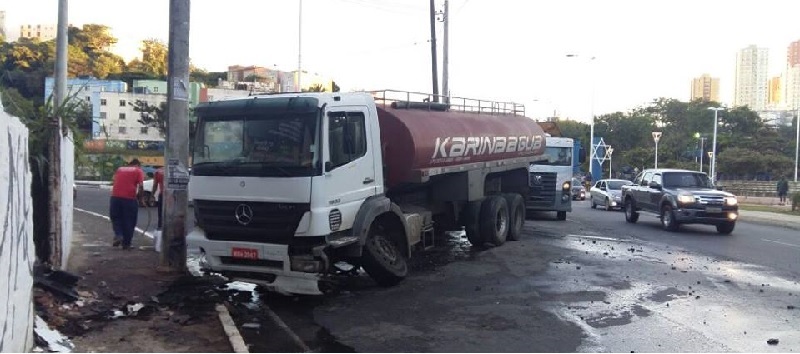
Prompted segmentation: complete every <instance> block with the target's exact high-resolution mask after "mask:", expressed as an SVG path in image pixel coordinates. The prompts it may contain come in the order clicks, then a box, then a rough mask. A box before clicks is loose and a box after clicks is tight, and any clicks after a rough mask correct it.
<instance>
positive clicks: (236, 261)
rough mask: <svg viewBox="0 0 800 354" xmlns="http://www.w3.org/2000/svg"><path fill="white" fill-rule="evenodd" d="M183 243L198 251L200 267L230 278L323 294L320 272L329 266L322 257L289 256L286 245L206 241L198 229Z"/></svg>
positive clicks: (275, 288)
mask: <svg viewBox="0 0 800 354" xmlns="http://www.w3.org/2000/svg"><path fill="white" fill-rule="evenodd" d="M186 242H187V244H188V246H189V247H190V248H192V249H195V250H197V251H198V253H199V254H201V257H202V259H203V261H202V263H204V264H203V267H205V268H207V269H209V270H210V271H213V272H217V273H220V274H222V275H223V276H225V277H228V278H231V279H232V280H239V281H244V282H248V283H253V284H258V285H261V286H263V287H265V288H267V289H268V290H271V291H275V292H279V293H284V294H302V295H323V294H324V293H323V291H322V290H321V289H320V280H321V279H322V275H321V274H322V273H323V272H324V270H325V269H327V266H328V265H327V264H326V263H327V261H326V260H325V259H324V257H323V259H322V260H318V259H316V258H315V257H310V256H295V257H292V256H290V255H289V246H288V245H278V244H264V243H257V242H243V241H214V240H209V239H208V238H206V235H205V232H204V231H203V230H202V229H200V228H195V229H194V230H192V231H191V232H190V233H189V235H187V236H186ZM317 252H319V253H320V254H321V255H323V256H324V252H322V251H321V250H319V251H316V252H315V253H317Z"/></svg>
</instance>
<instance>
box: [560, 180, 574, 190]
mask: <svg viewBox="0 0 800 354" xmlns="http://www.w3.org/2000/svg"><path fill="white" fill-rule="evenodd" d="M561 189H563V190H565V191H568V190H570V189H572V186H571V185H570V183H569V182H564V184H562V185H561Z"/></svg>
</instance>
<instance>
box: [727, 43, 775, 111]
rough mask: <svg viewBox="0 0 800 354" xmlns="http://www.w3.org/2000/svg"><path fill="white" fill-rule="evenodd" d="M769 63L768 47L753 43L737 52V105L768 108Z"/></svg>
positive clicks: (734, 98)
mask: <svg viewBox="0 0 800 354" xmlns="http://www.w3.org/2000/svg"><path fill="white" fill-rule="evenodd" d="M768 64H769V51H768V49H767V48H759V47H756V46H755V45H751V46H748V47H746V48H743V49H742V50H740V51H739V52H738V53H737V54H736V77H735V84H734V97H733V104H734V105H735V106H748V107H750V109H752V110H754V111H760V110H764V109H765V108H766V106H767V96H768V93H767V91H768V87H769V76H768V74H767V71H768V68H769V67H768Z"/></svg>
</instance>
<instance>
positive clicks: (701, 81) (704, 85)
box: [691, 74, 719, 102]
mask: <svg viewBox="0 0 800 354" xmlns="http://www.w3.org/2000/svg"><path fill="white" fill-rule="evenodd" d="M696 99H703V100H706V101H713V102H719V78H717V77H711V75H708V74H703V75H701V76H700V77H696V78H694V79H692V96H691V100H692V101H694V100H696Z"/></svg>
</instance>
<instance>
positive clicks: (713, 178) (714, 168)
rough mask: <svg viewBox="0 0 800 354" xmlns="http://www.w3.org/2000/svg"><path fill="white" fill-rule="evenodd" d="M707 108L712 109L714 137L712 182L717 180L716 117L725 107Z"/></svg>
mask: <svg viewBox="0 0 800 354" xmlns="http://www.w3.org/2000/svg"><path fill="white" fill-rule="evenodd" d="M708 109H710V110H712V111H714V138H713V143H711V145H712V146H711V180H712V181H714V183H716V182H717V125H718V123H717V119H718V117H719V114H718V113H719V111H721V110H724V109H725V108H722V107H708Z"/></svg>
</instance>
